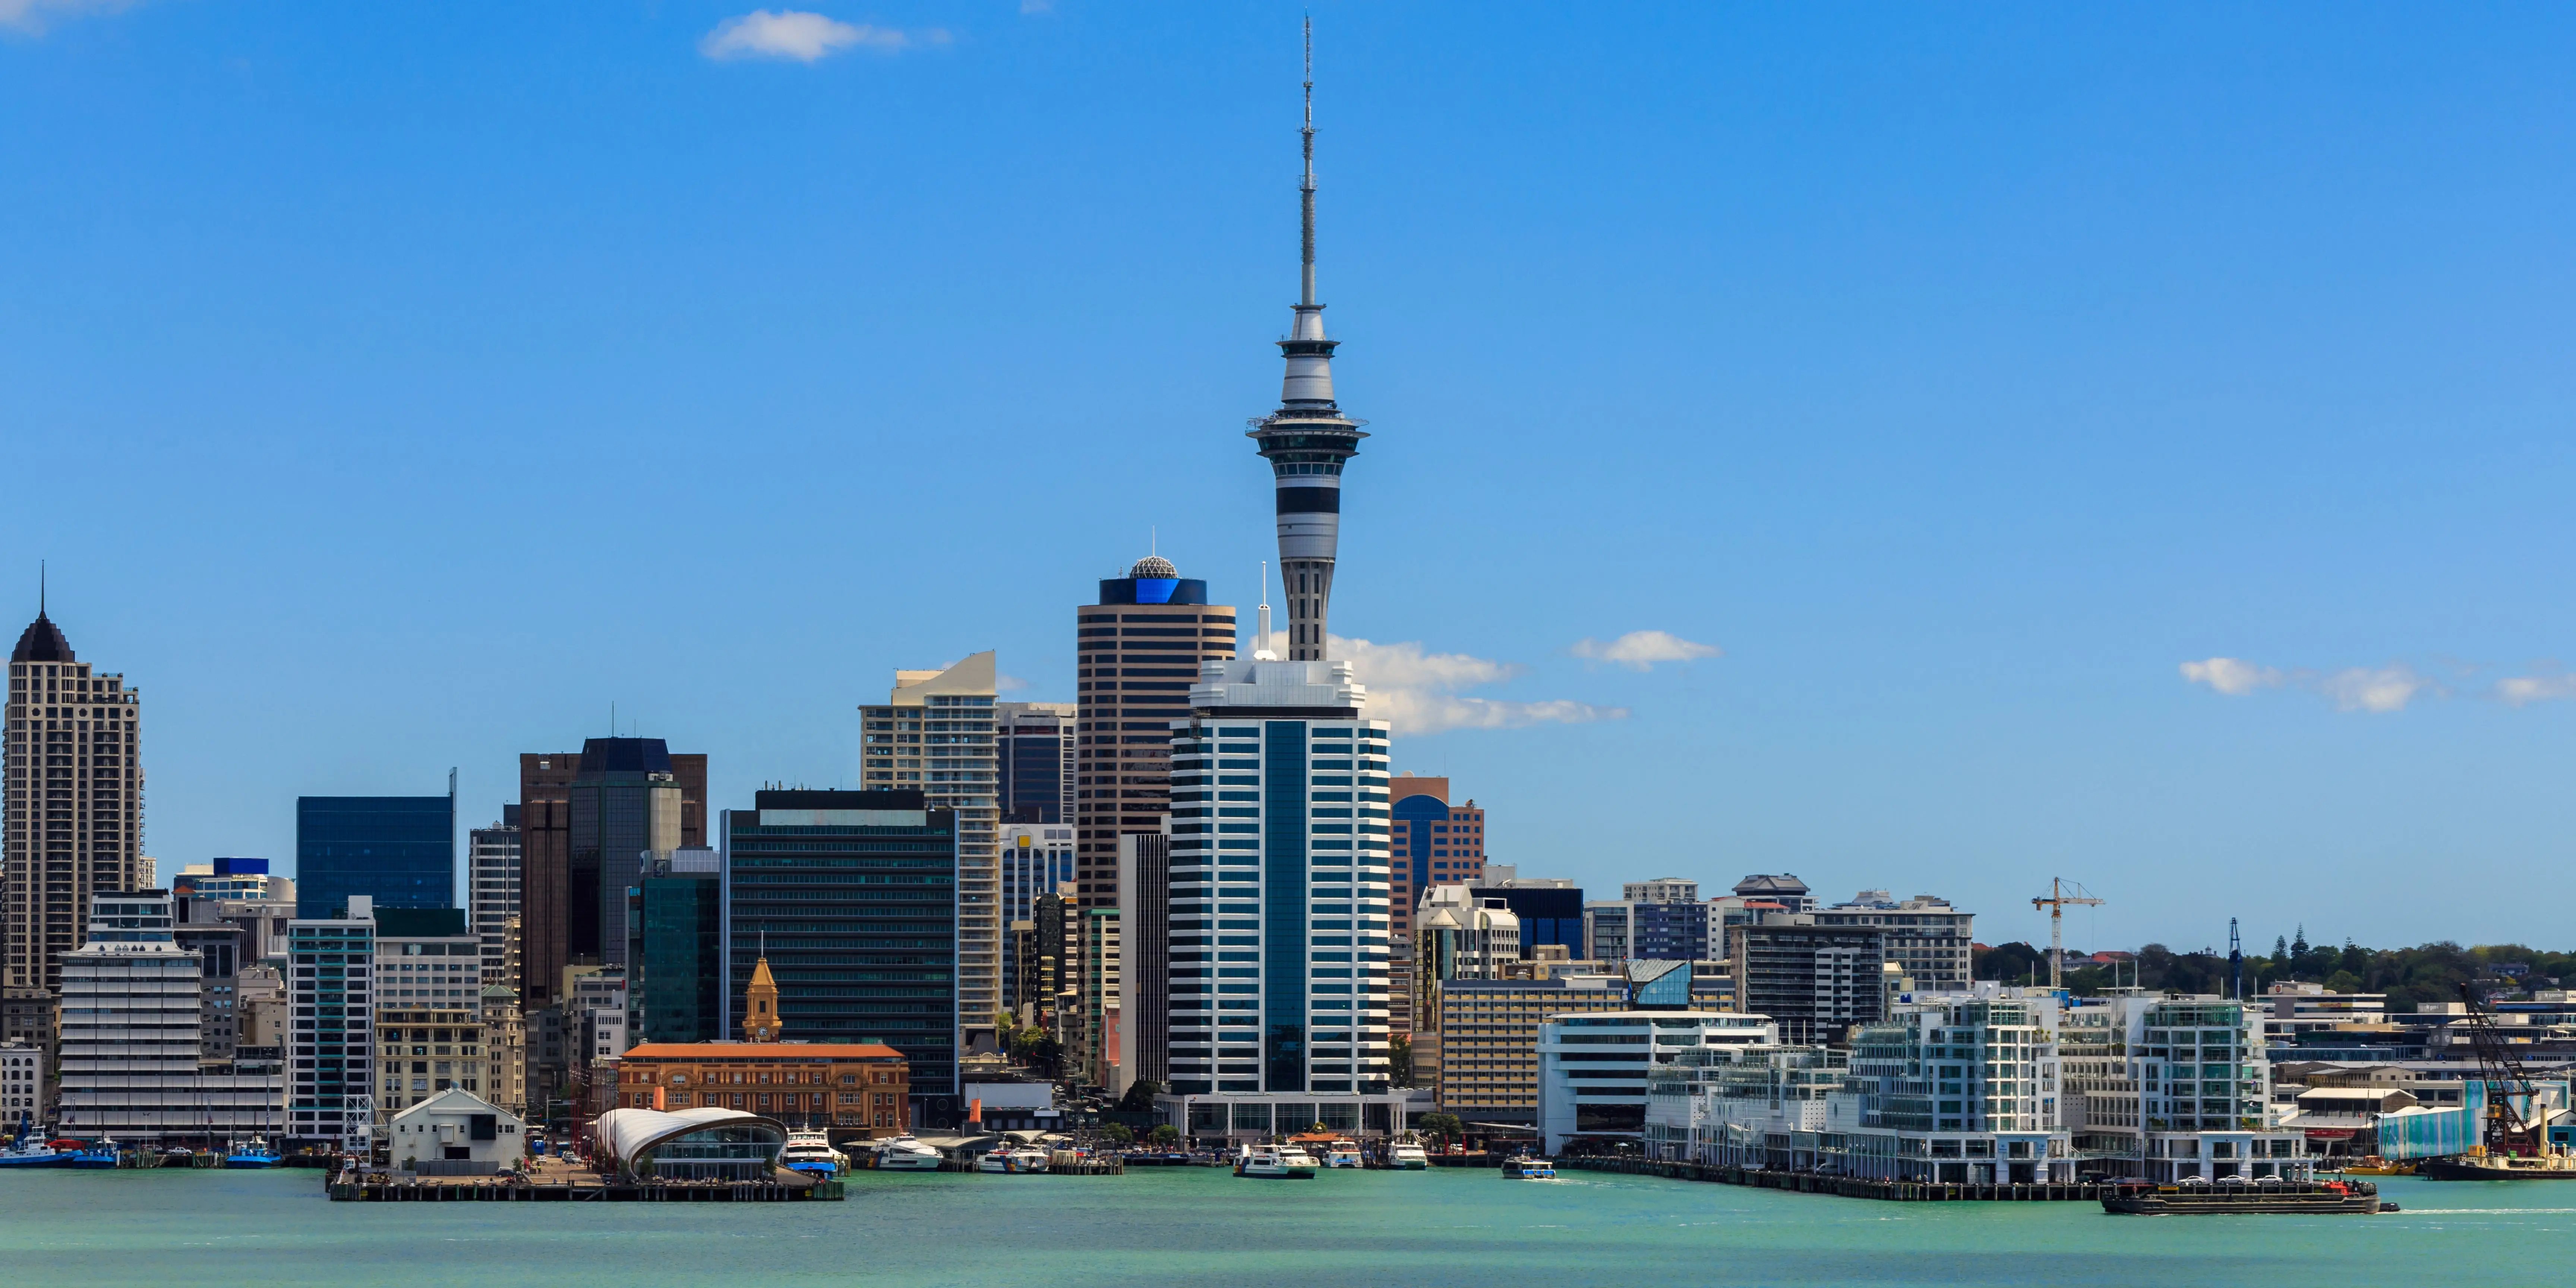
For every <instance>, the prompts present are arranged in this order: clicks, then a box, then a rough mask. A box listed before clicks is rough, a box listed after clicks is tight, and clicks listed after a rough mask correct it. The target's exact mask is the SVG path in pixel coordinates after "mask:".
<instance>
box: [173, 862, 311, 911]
mask: <svg viewBox="0 0 2576 1288" xmlns="http://www.w3.org/2000/svg"><path fill="white" fill-rule="evenodd" d="M170 895H171V897H172V898H176V899H205V900H217V901H221V902H225V903H277V902H285V903H293V902H295V879H294V878H293V877H281V876H277V875H274V874H272V873H271V872H269V870H268V860H266V859H214V860H211V861H208V862H205V863H191V864H189V865H188V866H186V867H184V868H181V869H180V870H179V874H178V875H177V876H174V877H172V878H170Z"/></svg>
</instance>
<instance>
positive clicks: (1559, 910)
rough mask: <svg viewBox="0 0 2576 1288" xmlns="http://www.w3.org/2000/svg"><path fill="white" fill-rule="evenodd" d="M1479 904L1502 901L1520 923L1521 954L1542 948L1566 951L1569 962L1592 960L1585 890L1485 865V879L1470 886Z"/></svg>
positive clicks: (1534, 954)
mask: <svg viewBox="0 0 2576 1288" xmlns="http://www.w3.org/2000/svg"><path fill="white" fill-rule="evenodd" d="M1470 890H1471V892H1472V893H1473V894H1474V895H1475V897H1476V900H1477V902H1478V903H1479V904H1482V903H1483V902H1484V901H1485V900H1488V899H1500V900H1502V901H1503V906H1504V907H1506V908H1509V909H1511V910H1512V915H1513V916H1514V917H1517V918H1519V919H1520V923H1521V955H1522V956H1523V957H1530V958H1535V957H1537V956H1539V955H1540V952H1539V950H1540V949H1541V947H1543V946H1553V947H1557V948H1562V949H1564V950H1565V955H1566V957H1567V958H1568V959H1569V960H1572V959H1581V960H1586V961H1589V960H1591V954H1590V953H1589V951H1588V950H1587V946H1586V944H1585V942H1584V934H1583V891H1582V889H1581V888H1579V887H1577V886H1576V885H1575V884H1574V883H1573V882H1571V881H1568V880H1565V879H1563V878H1561V877H1525V876H1522V875H1520V873H1519V870H1518V869H1517V868H1512V867H1507V866H1504V865H1501V864H1492V863H1489V864H1486V865H1485V880H1484V883H1483V884H1481V885H1474V886H1471V887H1470Z"/></svg>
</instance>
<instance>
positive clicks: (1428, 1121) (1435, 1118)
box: [1413, 1113, 1467, 1149]
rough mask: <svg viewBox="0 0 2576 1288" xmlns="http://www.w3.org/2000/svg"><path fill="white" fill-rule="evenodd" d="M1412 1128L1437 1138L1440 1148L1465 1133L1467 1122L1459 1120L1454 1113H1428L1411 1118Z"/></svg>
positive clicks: (1420, 1133) (1424, 1134)
mask: <svg viewBox="0 0 2576 1288" xmlns="http://www.w3.org/2000/svg"><path fill="white" fill-rule="evenodd" d="M1413 1130H1414V1132H1415V1133H1416V1134H1418V1135H1423V1136H1429V1137H1432V1138H1433V1139H1435V1140H1438V1141H1439V1142H1440V1146H1441V1148H1443V1149H1446V1148H1448V1147H1449V1143H1450V1142H1451V1141H1454V1140H1457V1139H1458V1138H1459V1137H1462V1136H1464V1135H1466V1134H1467V1124H1465V1123H1463V1122H1461V1121H1459V1120H1458V1115H1456V1114H1452V1113H1428V1114H1424V1115H1423V1116H1421V1117H1420V1118H1416V1119H1414V1120H1413Z"/></svg>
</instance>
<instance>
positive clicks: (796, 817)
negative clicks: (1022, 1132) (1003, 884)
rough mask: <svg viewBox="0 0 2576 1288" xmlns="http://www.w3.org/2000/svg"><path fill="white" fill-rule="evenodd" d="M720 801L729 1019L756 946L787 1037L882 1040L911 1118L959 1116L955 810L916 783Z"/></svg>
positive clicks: (946, 1123)
mask: <svg viewBox="0 0 2576 1288" xmlns="http://www.w3.org/2000/svg"><path fill="white" fill-rule="evenodd" d="M753 805H754V808H752V809H747V810H739V809H738V810H726V811H725V812H724V822H723V825H722V829H721V830H722V834H723V837H724V842H725V854H724V864H725V880H726V881H727V882H728V883H729V885H730V887H731V893H730V896H729V897H730V900H731V913H730V915H729V917H728V918H727V940H728V942H727V944H726V950H725V951H726V960H727V963H728V968H729V969H728V971H727V980H726V985H725V1003H726V1009H727V1011H728V1015H727V1027H728V1030H729V1029H730V1027H731V1023H732V1020H733V1018H734V1014H735V1013H736V1012H738V1009H739V1007H740V1005H741V997H742V990H743V988H744V987H745V986H746V985H747V984H748V983H749V982H750V980H751V973H752V967H753V965H754V964H755V963H756V962H757V961H758V960H759V959H760V958H761V957H763V956H764V955H765V956H766V957H767V958H768V959H769V973H770V975H771V976H772V977H773V978H775V979H776V980H777V981H778V1012H779V1022H780V1028H781V1030H782V1031H783V1034H784V1036H785V1037H786V1039H787V1040H789V1041H794V1042H883V1043H885V1044H886V1045H888V1046H891V1047H893V1048H895V1049H896V1050H898V1051H901V1052H903V1054H904V1058H905V1059H907V1060H910V1061H911V1062H912V1108H913V1119H912V1121H914V1122H915V1123H917V1124H920V1125H922V1126H925V1127H951V1126H955V1125H956V1124H957V1122H958V1120H959V1119H960V1118H961V1117H962V1116H963V1113H964V1106H963V1105H962V1104H961V1103H960V1102H959V1100H958V1082H957V1027H958V1015H957V816H956V812H955V811H953V810H944V809H930V808H927V807H926V805H925V803H924V800H923V797H922V794H921V793H920V792H919V791H914V790H898V791H873V792H848V791H764V792H760V793H757V794H756V795H755V796H754V797H753Z"/></svg>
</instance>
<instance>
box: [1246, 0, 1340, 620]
mask: <svg viewBox="0 0 2576 1288" xmlns="http://www.w3.org/2000/svg"><path fill="white" fill-rule="evenodd" d="M1298 133H1299V135H1300V136H1301V137H1302V139H1303V141H1304V144H1305V158H1306V167H1305V173H1304V174H1303V176H1302V177H1301V178H1300V179H1299V180H1298V183H1297V198H1298V206H1299V212H1300V214H1301V216H1302V224H1303V228H1304V232H1305V240H1304V244H1303V246H1304V248H1303V252H1302V254H1301V256H1300V259H1299V272H1298V292H1297V305H1296V314H1297V321H1296V325H1295V327H1294V328H1293V329H1292V330H1291V331H1290V332H1289V333H1288V338H1287V339H1285V340H1282V341H1280V342H1279V352H1280V353H1281V354H1282V355H1283V356H1285V357H1286V358H1287V360H1288V376H1287V379H1286V380H1285V381H1284V382H1283V383H1282V385H1281V388H1280V391H1279V410H1277V411H1274V412H1272V413H1270V414H1269V415H1267V416H1264V417H1261V418H1260V419H1258V420H1255V421H1253V422H1252V430H1251V434H1250V436H1251V438H1252V440H1253V441H1254V442H1256V443H1258V444H1260V450H1261V455H1262V456H1263V458H1264V459H1267V460H1268V461H1269V462H1270V471H1271V475H1272V478H1273V481H1274V482H1275V483H1276V485H1277V487H1278V493H1279V579H1280V581H1281V582H1282V583H1283V584H1284V585H1285V587H1286V588H1287V591H1288V652H1287V660H1289V661H1292V662H1313V661H1321V660H1322V659H1323V656H1324V629H1325V627H1324V618H1325V613H1326V611H1327V609H1328V607H1329V606H1330V605H1331V603H1332V598H1333V562H1334V556H1335V552H1336V551H1337V549H1338V548H1339V547H1340V544H1341V527H1342V463H1343V462H1345V461H1348V460H1349V459H1350V458H1351V457H1353V456H1356V455H1358V454H1359V450H1360V440H1361V439H1363V438H1366V437H1368V435H1367V434H1364V433H1362V432H1360V426H1361V425H1364V424H1366V423H1367V422H1366V421H1360V420H1354V419H1352V418H1351V417H1348V416H1345V415H1343V414H1342V410H1341V408H1340V407H1339V406H1337V405H1335V403H1334V402H1333V346H1334V344H1335V343H1336V342H1335V341H1332V340H1327V339H1325V338H1324V306H1323V305H1321V304H1318V303H1316V302H1315V24H1314V20H1312V19H1308V20H1307V23H1306V122H1305V125H1304V127H1303V128H1302V129H1300V130H1299V131H1298Z"/></svg>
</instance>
